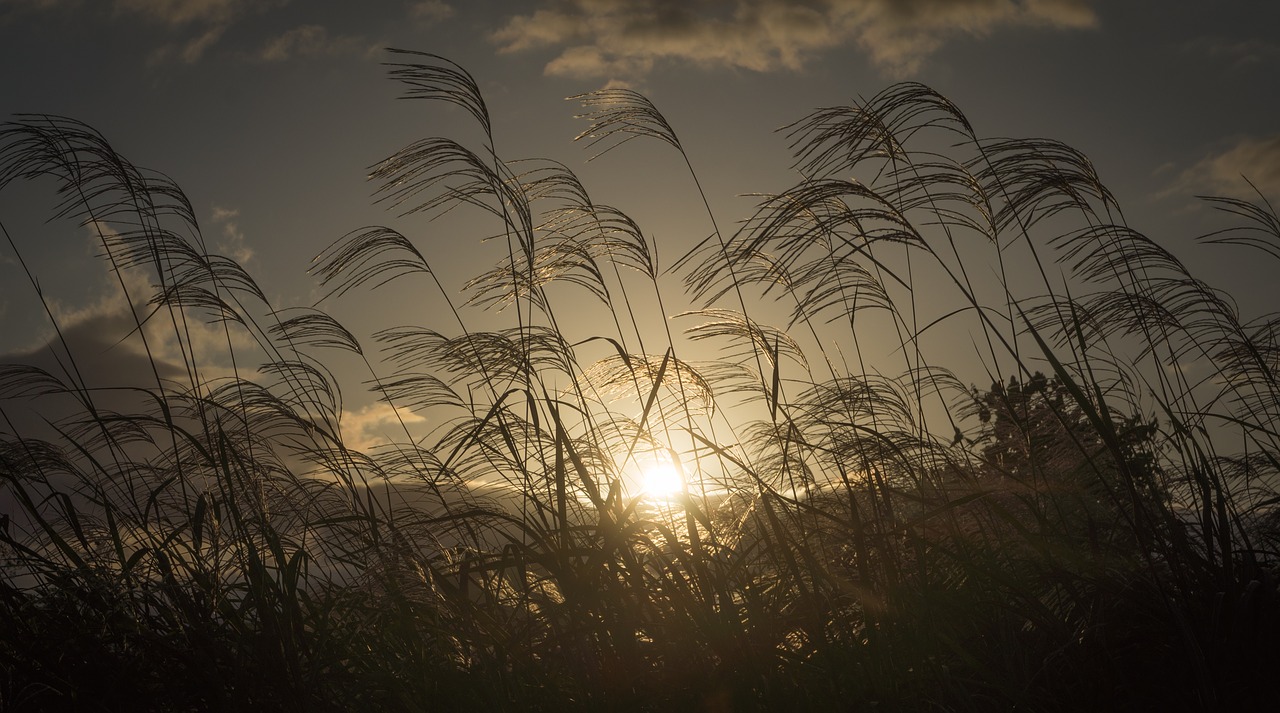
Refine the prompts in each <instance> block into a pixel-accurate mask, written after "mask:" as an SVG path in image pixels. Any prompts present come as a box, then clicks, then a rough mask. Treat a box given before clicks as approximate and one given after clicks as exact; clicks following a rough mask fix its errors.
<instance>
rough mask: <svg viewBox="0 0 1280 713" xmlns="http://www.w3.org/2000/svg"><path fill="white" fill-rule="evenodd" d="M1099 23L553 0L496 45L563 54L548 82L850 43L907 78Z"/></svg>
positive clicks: (804, 57)
mask: <svg viewBox="0 0 1280 713" xmlns="http://www.w3.org/2000/svg"><path fill="white" fill-rule="evenodd" d="M1096 24H1097V16H1096V15H1095V14H1094V12H1093V9H1092V1H1091V0H1021V1H1020V2H1019V1H1016V0H804V1H800V2H797V1H795V0H700V1H698V2H687V1H685V0H546V1H544V2H543V3H542V6H541V7H539V8H538V9H536V10H534V11H533V12H532V13H529V14H524V15H515V16H512V17H510V18H508V19H507V20H506V21H505V23H504V24H503V25H502V26H501V27H499V28H498V29H497V30H495V31H494V32H492V33H491V34H490V40H491V41H492V42H494V43H495V44H496V45H497V46H498V49H499V51H500V52H504V53H513V52H524V51H529V50H536V49H558V50H559V54H558V55H557V56H556V57H555V58H554V59H552V60H551V61H550V62H549V63H548V64H547V65H546V67H545V71H546V73H547V74H549V75H553V76H566V77H576V78H600V77H616V78H620V79H627V78H639V77H642V76H643V75H644V74H646V73H648V72H649V71H651V70H652V69H653V67H654V66H655V65H656V64H657V63H658V62H663V61H676V62H692V63H693V64H695V65H699V66H705V67H730V68H740V69H747V70H752V71H757V72H768V71H775V70H779V69H789V70H798V69H801V68H802V67H803V66H804V64H805V63H806V62H807V61H808V60H809V59H810V58H811V57H812V56H813V55H814V54H816V53H818V52H821V51H823V50H828V49H832V48H835V47H838V46H842V45H846V44H849V43H853V44H856V45H857V46H859V47H860V48H862V49H863V51H865V52H866V53H867V54H868V55H869V56H870V58H871V60H872V62H873V63H874V64H875V65H876V66H878V67H879V68H881V69H882V70H883V71H886V72H888V73H890V74H894V75H908V74H912V73H914V72H916V71H917V70H918V69H919V67H920V65H921V63H922V62H923V61H924V60H925V59H926V58H927V57H928V56H929V55H930V54H931V53H933V52H934V51H936V50H937V49H938V48H939V47H941V46H942V45H943V44H944V43H945V42H946V41H947V40H949V39H951V38H953V37H956V36H962V35H969V36H977V37H982V36H985V35H987V34H989V33H991V32H994V31H996V30H999V29H1002V28H1009V27H1039V28H1051V29H1077V28H1088V27H1093V26H1095V25H1096Z"/></svg>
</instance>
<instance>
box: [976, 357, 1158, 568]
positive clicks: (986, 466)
mask: <svg viewBox="0 0 1280 713" xmlns="http://www.w3.org/2000/svg"><path fill="white" fill-rule="evenodd" d="M972 395H973V399H974V408H975V411H976V415H977V417H978V419H979V420H980V421H981V422H982V424H983V428H982V432H981V435H980V436H979V437H978V438H977V439H976V440H975V442H974V443H975V446H976V451H977V454H978V456H979V459H980V462H981V465H980V466H979V472H978V473H977V475H979V476H981V478H982V479H983V480H984V481H986V483H987V484H988V485H990V484H992V483H993V482H998V483H1000V485H1001V488H1000V489H1001V490H1002V491H1006V492H1010V493H1013V494H1016V495H1017V496H1018V498H1019V500H1021V501H1022V502H1023V503H1025V504H1027V505H1028V506H1031V508H1032V510H1033V512H1034V513H1035V514H1036V517H1037V518H1038V519H1039V520H1040V522H1041V524H1042V525H1045V526H1052V527H1054V528H1059V529H1062V530H1065V531H1066V532H1065V533H1064V534H1069V535H1083V536H1087V537H1088V538H1089V539H1090V540H1091V541H1092V543H1093V544H1094V545H1097V544H1099V543H1098V538H1099V537H1101V536H1104V535H1105V536H1106V538H1107V539H1109V540H1115V539H1116V538H1121V539H1123V540H1126V541H1131V540H1132V539H1133V534H1132V532H1131V531H1132V530H1133V528H1134V527H1135V526H1137V527H1141V526H1142V525H1141V524H1138V523H1135V522H1134V521H1133V518H1134V517H1135V516H1140V515H1139V514H1138V513H1137V512H1135V511H1136V510H1140V509H1143V508H1145V507H1146V506H1147V505H1149V504H1153V502H1154V500H1160V499H1162V498H1163V497H1164V495H1163V490H1162V488H1161V487H1160V477H1159V475H1160V474H1159V471H1158V466H1157V460H1156V456H1155V445H1154V444H1155V436H1156V435H1157V428H1156V423H1155V421H1154V420H1146V419H1144V417H1142V416H1141V415H1136V414H1128V415H1119V414H1115V413H1112V414H1111V417H1112V426H1113V427H1114V431H1115V434H1116V439H1115V441H1113V442H1111V443H1108V441H1107V439H1106V438H1104V437H1103V435H1102V434H1101V433H1099V431H1098V429H1097V427H1095V425H1094V424H1093V423H1092V422H1091V421H1090V419H1089V417H1088V416H1087V415H1086V413H1085V411H1084V410H1083V409H1082V408H1081V407H1080V404H1079V403H1077V401H1076V400H1075V398H1074V397H1073V396H1072V394H1071V393H1070V391H1069V390H1068V389H1067V388H1066V386H1065V385H1064V384H1063V383H1062V382H1061V381H1060V380H1059V379H1057V378H1056V377H1055V378H1050V377H1046V376H1045V375H1044V374H1042V373H1040V372H1036V373H1035V374H1033V375H1032V376H1031V378H1029V379H1027V380H1026V382H1020V381H1019V380H1018V379H1017V378H1011V379H1009V381H1008V383H1001V382H998V381H997V382H995V383H993V384H992V385H991V388H990V389H988V390H985V391H983V390H980V389H977V388H973V390H972ZM1117 446H1118V447H1117ZM1124 533H1128V534H1124Z"/></svg>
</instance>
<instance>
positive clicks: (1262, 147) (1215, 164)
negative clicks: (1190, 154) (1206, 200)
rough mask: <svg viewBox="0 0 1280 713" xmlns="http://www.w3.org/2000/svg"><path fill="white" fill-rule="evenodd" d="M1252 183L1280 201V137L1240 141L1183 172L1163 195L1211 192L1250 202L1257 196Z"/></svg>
mask: <svg viewBox="0 0 1280 713" xmlns="http://www.w3.org/2000/svg"><path fill="white" fill-rule="evenodd" d="M1245 179H1248V180H1247V181H1246V180H1245ZM1249 183H1253V185H1254V186H1257V188H1258V190H1259V191H1262V195H1264V196H1266V197H1267V198H1268V199H1269V200H1273V201H1274V200H1277V199H1280V134H1273V135H1271V136H1267V137H1262V138H1258V137H1249V136H1247V137H1244V138H1241V139H1237V140H1236V141H1235V143H1234V144H1233V145H1231V146H1230V147H1229V148H1227V149H1225V150H1222V151H1218V152H1216V153H1212V154H1209V155H1208V156H1206V157H1204V158H1203V159H1201V160H1200V161H1199V162H1197V163H1196V164H1195V165H1194V166H1192V167H1190V168H1188V169H1186V170H1185V171H1183V172H1182V173H1181V174H1180V175H1179V177H1178V180H1177V182H1176V183H1175V184H1174V185H1173V186H1172V187H1171V188H1170V189H1168V190H1167V191H1165V192H1164V193H1163V194H1162V195H1173V194H1185V193H1208V194H1213V195H1225V196H1230V197H1237V198H1245V199H1248V198H1251V197H1254V195H1255V194H1254V190H1253V188H1250V187H1249Z"/></svg>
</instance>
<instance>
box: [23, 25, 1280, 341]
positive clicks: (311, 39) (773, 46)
mask: <svg viewBox="0 0 1280 713" xmlns="http://www.w3.org/2000/svg"><path fill="white" fill-rule="evenodd" d="M1277 30H1280V3H1272V2H1263V1H1261V0H1257V1H1244V0H1224V1H1223V2H1213V3H1210V2H1192V1H1188V0H1164V1H1157V0H1129V1H1125V2H1093V1H1091V0H898V1H894V0H803V1H798V2H792V1H787V0H690V1H688V2H685V1H681V0H527V1H524V2H516V1H511V0H473V1H471V2H464V1H463V0H416V1H403V0H370V1H367V2H359V3H357V2H345V1H339V0H0V87H2V90H0V118H8V117H10V116H12V115H14V114H17V113H22V112H36V113H50V114H58V115H63V116H68V117H73V118H76V119H79V120H82V121H84V122H86V123H88V124H90V125H92V126H93V127H95V128H96V129H98V130H99V131H101V132H102V133H103V134H104V135H105V136H106V137H107V138H108V139H109V140H110V141H111V142H112V144H113V146H114V147H115V149H116V150H117V151H119V152H120V153H121V154H123V155H124V156H126V157H127V158H129V159H130V160H131V161H133V162H134V163H136V164H138V165H141V166H145V167H148V168H153V169H156V170H159V171H162V172H164V173H166V174H168V175H169V176H171V177H172V178H173V179H175V180H176V181H177V182H178V183H179V184H180V185H181V186H182V187H183V188H184V189H185V190H186V192H187V194H188V196H189V197H190V199H191V201H192V203H193V205H194V206H195V209H196V211H197V214H198V216H199V217H200V220H201V226H202V229H203V232H204V235H205V237H206V238H207V239H208V240H209V241H210V243H211V244H212V245H213V246H214V247H215V248H217V249H218V250H221V251H222V252H224V253H226V254H229V255H231V256H233V257H237V258H238V259H241V260H243V261H244V263H245V265H246V267H247V268H248V269H249V271H250V272H251V273H252V274H253V275H255V276H256V277H257V278H258V279H259V281H260V282H261V283H262V285H263V287H264V289H265V290H266V292H267V293H268V297H270V298H271V300H272V301H273V302H274V303H275V304H277V305H279V306H289V305H304V304H310V303H311V301H313V300H314V299H315V298H316V296H317V294H318V293H317V291H316V288H315V284H314V279H313V278H311V277H310V276H308V275H307V274H306V273H305V270H306V267H307V265H308V262H309V260H310V258H311V257H312V256H313V255H315V254H316V253H317V252H319V251H320V250H321V249H323V248H324V246H326V245H328V244H329V243H330V242H332V241H333V240H335V239H337V238H338V237H340V236H341V235H343V234H344V233H346V232H347V231H349V230H352V229H355V228H358V227H360V226H363V225H367V224H374V223H383V222H392V221H393V219H394V216H392V215H390V214H388V213H387V212H386V211H385V209H384V208H383V207H381V206H377V205H374V203H373V201H372V200H371V193H372V186H370V185H369V184H368V183H367V182H366V180H365V176H366V174H367V172H368V168H369V166H371V165H372V164H374V163H376V162H377V161H378V160H380V159H382V158H384V157H386V156H388V155H390V154H391V153H393V152H394V151H395V150H397V149H398V148H400V147H401V146H403V145H404V144H406V143H408V142H410V141H412V140H415V139H417V138H421V137H425V136H432V135H446V136H455V137H458V138H460V139H462V140H463V141H464V143H465V141H466V139H467V137H468V136H470V137H472V138H475V136H476V134H475V133H474V129H473V127H471V126H470V125H469V124H468V123H467V122H466V121H465V120H464V117H463V116H461V114H460V112H450V111H448V110H447V109H446V108H444V107H439V106H427V105H424V104H421V103H417V104H414V103H406V102H398V101H396V97H397V95H398V94H399V91H400V90H399V88H398V87H397V86H396V85H394V84H393V83H392V82H390V81H388V80H387V79H386V78H385V69H384V68H383V67H381V66H380V64H379V63H380V62H382V61H385V60H386V59H387V56H386V54H385V53H384V52H383V48H386V47H401V48H406V49H414V50H421V51H427V52H432V53H436V54H439V55H443V56H446V57H449V58H450V59H452V60H454V61H456V62H458V63H459V64H461V65H462V66H464V67H466V68H467V69H468V70H469V71H470V72H471V73H472V74H473V75H474V76H475V77H476V79H477V80H478V82H479V84H480V86H481V89H482V90H483V92H484V94H485V97H486V99H487V101H488V104H489V109H490V112H491V113H492V115H493V118H494V124H495V126H494V130H495V138H496V143H497V149H498V151H499V153H500V154H502V155H504V157H506V158H516V157H535V156H536V157H550V158H556V159H558V160H561V161H563V162H564V163H566V164H568V165H569V166H571V167H572V168H574V169H575V170H579V171H580V172H581V175H582V177H583V180H584V182H585V183H586V184H587V185H588V187H591V188H593V190H594V191H595V197H596V199H597V200H600V201H602V202H605V203H610V204H614V205H617V206H619V207H621V208H623V209H624V210H628V211H630V212H632V213H633V214H634V216H635V217H636V218H637V220H638V221H639V222H640V224H641V226H642V227H643V228H645V230H646V232H648V233H650V234H651V235H652V236H653V237H654V238H655V239H656V240H657V241H658V243H659V245H660V246H661V247H662V249H663V250H664V251H665V254H666V255H668V256H672V257H674V256H675V255H677V254H679V253H680V252H683V248H686V247H687V246H689V245H691V244H693V243H694V242H696V241H697V240H699V239H701V238H702V237H705V235H706V233H707V228H706V226H705V217H704V216H703V215H702V214H701V213H700V211H701V204H700V203H698V202H696V201H694V200H691V198H690V187H689V186H687V185H684V184H683V183H681V181H683V180H684V177H685V174H684V173H683V164H681V163H678V162H677V160H676V157H675V156H673V155H666V154H662V153H661V152H659V151H656V150H653V149H650V148H639V147H638V145H633V146H628V147H626V148H625V149H623V150H622V151H619V152H616V153H614V154H610V155H609V156H608V157H606V158H605V159H602V160H600V161H597V162H593V163H591V164H586V163H585V162H586V159H587V157H588V156H589V155H590V154H589V153H588V152H586V151H584V150H583V148H582V147H580V146H576V145H573V144H572V142H571V139H572V137H573V136H574V135H575V134H576V133H577V132H578V131H580V130H581V129H582V128H583V126H582V125H581V122H578V121H575V120H574V119H573V114H574V113H575V111H576V110H577V107H576V105H575V104H573V103H570V102H565V101H564V97H566V96H569V95H573V94H578V93H581V92H585V91H590V90H593V89H598V88H601V87H604V86H627V87H632V88H635V89H638V90H640V91H643V92H644V93H646V94H647V95H648V96H649V97H650V98H651V99H652V100H653V102H654V103H655V104H656V105H657V106H658V108H659V109H661V110H662V111H663V112H664V113H665V115H666V116H667V118H668V120H669V121H670V122H671V124H672V125H673V126H674V128H675V130H676V131H677V133H678V134H679V135H680V137H681V139H682V141H683V144H684V145H685V147H686V148H687V149H688V153H689V156H690V159H691V161H692V162H693V164H694V168H695V169H696V170H697V171H698V173H699V175H700V176H701V178H702V182H703V186H704V187H705V188H706V190H707V194H708V197H709V199H710V201H711V204H712V207H713V209H714V210H715V212H716V214H717V216H718V217H719V218H720V219H721V220H722V221H723V222H724V223H726V224H730V223H732V222H733V221H735V220H738V219H741V218H745V217H746V216H747V215H749V213H750V209H751V206H752V205H753V201H752V200H751V199H748V198H744V197H741V195H742V194H745V193H751V192H767V191H778V190H781V189H783V188H785V187H786V186H788V185H789V184H790V183H791V182H793V181H794V180H795V178H796V176H795V174H794V173H792V172H790V171H789V165H790V157H789V154H788V149H787V145H786V140H785V139H784V137H782V136H781V135H779V134H776V133H774V130H775V129H777V128H778V127H780V126H782V125H785V124H787V123H789V122H791V121H794V120H796V119H798V118H800V117H802V116H803V115H804V114H806V113H807V112H808V111H809V110H811V109H813V108H816V107H819V106H832V105H838V104H844V103H848V102H849V101H850V100H851V99H852V98H855V97H859V96H862V97H869V96H871V95H873V94H875V93H876V92H877V91H879V90H881V89H883V88H884V87H886V86H887V85H889V84H891V83H892V82H894V81H898V80H906V79H909V80H915V81H920V82H924V83H926V84H929V85H931V86H933V87H934V88H935V89H937V90H939V91H940V92H942V93H943V94H945V95H946V96H948V97H950V98H951V99H952V100H953V101H954V102H955V103H956V104H957V105H959V107H960V108H961V109H962V110H964V111H965V112H966V114H967V115H968V117H969V119H970V120H971V122H972V124H973V125H974V126H975V128H976V130H977V132H978V133H979V134H980V135H982V136H986V137H996V136H1018V137H1024V136H1043V137H1050V138H1055V139H1059V140H1062V141H1065V142H1067V143H1068V144H1071V145H1073V146H1075V147H1077V148H1079V149H1081V150H1082V151H1084V152H1085V153H1086V154H1087V155H1088V156H1090V157H1091V158H1092V159H1093V161H1094V163H1095V165H1096V166H1097V168H1098V171H1099V172H1100V174H1101V176H1102V179H1103V180H1104V182H1106V183H1107V184H1108V185H1109V186H1110V187H1111V189H1112V190H1113V191H1114V192H1115V194H1116V195H1117V197H1118V198H1119V200H1120V202H1121V204H1122V206H1124V209H1125V215H1126V218H1127V219H1128V221H1129V223H1130V224H1131V225H1132V226H1134V227H1136V228H1138V229H1139V230H1142V231H1144V232H1146V233H1147V234H1149V235H1151V236H1152V237H1154V238H1156V239H1157V240H1158V241H1160V242H1161V243H1162V244H1166V245H1169V246H1171V247H1173V248H1174V249H1175V250H1177V251H1178V252H1179V254H1180V255H1182V256H1184V258H1185V259H1186V260H1188V261H1189V262H1192V263H1193V264H1196V265H1197V266H1202V267H1203V270H1204V274H1203V275H1202V276H1203V277H1204V278H1206V279H1208V280H1209V281H1210V282H1211V283H1216V284H1222V283H1223V282H1224V281H1225V282H1227V283H1229V284H1227V285H1224V286H1226V287H1229V288H1231V291H1232V292H1233V293H1235V294H1236V295H1237V297H1238V298H1240V299H1241V300H1242V302H1244V303H1247V304H1252V305H1254V306H1253V307H1251V308H1248V309H1252V310H1254V311H1255V312H1256V311H1257V310H1264V311H1265V310H1270V309H1272V307H1271V305H1273V304H1274V301H1275V297H1277V296H1280V289H1278V288H1277V287H1276V286H1275V283H1274V282H1272V281H1271V278H1270V276H1269V274H1268V272H1267V271H1266V270H1265V269H1262V268H1257V267H1255V266H1254V265H1253V264H1252V255H1250V254H1248V253H1244V252H1238V251H1235V252H1233V251H1232V250H1231V249H1230V248H1225V249H1224V248H1214V249H1212V250H1209V249H1207V248H1204V247H1202V246H1197V245H1195V244H1194V243H1193V242H1192V240H1191V239H1192V238H1193V237H1194V236H1195V235H1197V234H1199V233H1202V232H1205V231H1207V230H1210V229H1213V228H1214V227H1218V226H1219V225H1220V223H1221V220H1220V218H1219V217H1218V216H1216V215H1215V214H1214V213H1213V212H1212V211H1209V210H1206V209H1205V208H1204V207H1203V206H1200V205H1198V204H1197V203H1196V202H1195V200H1194V199H1193V198H1192V197H1193V196H1195V195H1197V194H1205V193H1208V194H1227V195H1239V196H1245V197H1252V196H1251V189H1250V188H1249V187H1248V184H1247V183H1246V182H1245V180H1244V177H1246V176H1247V177H1248V179H1249V180H1250V181H1252V182H1253V184H1254V185H1255V186H1257V188H1258V189H1259V190H1260V191H1261V192H1262V193H1263V195H1265V196H1266V197H1268V198H1270V199H1271V200H1273V201H1280V90H1277V86H1280V84H1278V82H1277V80H1278V79H1280V39H1277V37H1280V32H1277ZM469 132H470V133H469ZM51 190H52V186H51V185H35V186H15V187H11V188H10V189H7V190H6V193H5V194H0V220H2V221H3V222H4V224H5V226H6V229H7V230H9V231H10V232H11V233H12V234H13V237H14V239H15V241H16V242H17V243H18V244H19V245H20V246H23V249H24V251H25V252H24V255H25V256H26V257H27V258H28V259H29V260H30V261H31V262H32V263H33V265H35V266H36V267H37V268H38V269H39V270H40V271H41V274H42V285H44V287H45V288H46V293H47V295H49V296H50V297H51V298H52V299H53V300H54V301H55V304H56V306H57V308H58V309H59V310H61V314H62V315H63V316H65V317H66V318H67V319H68V320H71V322H70V323H71V324H73V326H76V327H77V328H80V329H83V330H84V331H86V332H91V333H105V331H109V330H105V327H104V326H103V325H107V324H110V323H112V320H113V319H115V320H116V321H117V322H119V323H120V324H123V322H120V320H119V315H120V311H121V310H122V309H123V308H124V305H122V304H120V303H119V301H116V302H112V300H111V298H110V297H108V296H107V295H109V294H111V293H110V284H109V282H108V281H107V279H106V276H105V274H104V273H103V271H102V269H101V267H100V266H99V265H98V264H97V263H96V261H95V260H94V258H93V257H92V253H93V246H92V243H91V240H90V239H89V236H88V235H87V234H86V233H85V232H84V230H83V229H78V228H75V226H68V225H65V224H45V223H43V222H42V221H43V220H44V219H45V218H46V217H47V215H45V213H46V212H47V209H48V208H49V207H50V206H52V205H53V203H54V197H53V196H52V195H51ZM398 227H402V228H403V229H404V230H405V232H407V233H409V232H413V231H418V233H416V234H417V235H420V236H421V238H422V240H423V246H424V247H423V251H424V253H426V254H427V255H428V258H429V259H431V260H432V261H433V262H434V263H435V264H436V266H437V269H438V270H439V271H440V272H441V273H442V274H444V275H446V276H450V277H454V278H456V279H455V280H454V284H452V285H450V287H451V288H460V286H461V284H462V283H463V281H464V280H465V278H466V277H467V276H469V275H470V274H472V273H473V272H475V271H478V270H479V269H481V268H483V267H485V266H487V265H488V264H490V263H491V262H492V257H491V256H488V255H486V254H484V253H483V252H482V248H479V247H476V246H477V244H478V243H477V238H478V237H481V236H483V235H487V234H488V233H487V232H486V229H484V228H477V229H476V230H475V232H474V233H472V234H471V235H463V233H465V232H466V231H467V229H468V224H467V223H466V221H465V220H463V219H458V220H450V221H444V222H441V223H437V224H433V225H431V226H427V225H425V224H416V223H409V224H408V225H401V226H398ZM7 250H8V247H7V245H0V353H3V354H23V353H31V352H33V350H35V351H38V350H39V345H40V341H41V340H42V339H47V336H48V334H47V326H46V325H45V322H44V318H43V316H42V315H41V313H40V311H39V310H38V309H37V307H36V305H37V303H36V302H34V301H33V300H34V298H33V296H32V294H31V290H30V288H29V286H28V285H27V284H26V282H25V280H24V279H23V278H22V277H21V273H20V272H19V271H18V269H17V266H16V263H15V262H14V260H13V259H12V256H10V255H8V254H7V253H6V252H5V251H7ZM440 266H443V269H441V267H440ZM410 308H411V306H406V305H404V304H394V305H389V304H379V303H376V302H369V301H366V302H359V301H357V302H356V303H355V306H354V307H350V308H348V312H347V313H346V314H345V315H344V317H345V318H346V319H347V320H352V319H355V320H357V321H359V320H360V319H361V317H360V315H361V314H362V312H361V310H374V309H377V310H381V311H391V312H396V313H398V312H397V311H398V310H399V311H407V310H409V309H410ZM419 321H430V320H419ZM117 326H119V325H117ZM104 330H105V331H104Z"/></svg>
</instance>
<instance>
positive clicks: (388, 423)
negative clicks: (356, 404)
mask: <svg viewBox="0 0 1280 713" xmlns="http://www.w3.org/2000/svg"><path fill="white" fill-rule="evenodd" d="M426 420H427V419H426V418H424V417H422V416H419V415H418V414H416V413H413V412H412V411H406V410H403V409H400V410H397V409H394V408H392V407H391V405H390V404H386V403H382V402H378V403H372V404H369V405H367V406H364V407H363V408H360V409H358V410H356V411H347V410H343V412H342V442H343V443H344V444H346V446H347V448H351V449H353V450H358V451H367V450H369V449H370V448H373V447H374V446H379V445H383V444H386V443H391V442H392V439H393V436H394V438H395V439H396V440H404V438H405V435H404V429H403V428H401V426H400V424H401V422H403V423H404V424H405V425H406V426H407V425H411V424H415V423H424V422H426Z"/></svg>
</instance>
